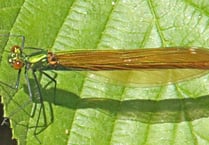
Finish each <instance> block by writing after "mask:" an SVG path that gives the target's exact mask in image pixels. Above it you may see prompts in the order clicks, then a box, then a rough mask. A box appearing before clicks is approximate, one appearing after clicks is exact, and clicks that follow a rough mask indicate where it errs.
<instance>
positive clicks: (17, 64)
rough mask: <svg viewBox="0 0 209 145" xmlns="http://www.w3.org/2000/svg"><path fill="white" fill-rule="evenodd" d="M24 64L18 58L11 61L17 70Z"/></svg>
mask: <svg viewBox="0 0 209 145" xmlns="http://www.w3.org/2000/svg"><path fill="white" fill-rule="evenodd" d="M23 66H24V63H23V62H22V61H20V60H15V61H14V62H13V63H12V67H13V68H14V69H16V70H19V69H21V68H22V67H23Z"/></svg>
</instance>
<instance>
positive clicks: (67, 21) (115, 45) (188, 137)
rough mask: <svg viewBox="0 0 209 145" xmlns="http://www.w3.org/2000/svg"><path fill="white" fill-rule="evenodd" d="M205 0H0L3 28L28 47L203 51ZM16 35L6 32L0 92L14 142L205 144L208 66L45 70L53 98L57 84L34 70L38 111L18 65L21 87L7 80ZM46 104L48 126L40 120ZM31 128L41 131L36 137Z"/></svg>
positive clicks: (24, 144)
mask: <svg viewBox="0 0 209 145" xmlns="http://www.w3.org/2000/svg"><path fill="white" fill-rule="evenodd" d="M208 5H209V2H207V1H204V0H202V1H195V0H193V1H192V0H186V1H177V0H172V1H171V0H158V1H154V0H147V1H144V0H137V1H133V0H100V1H96V0H79V1H78V0H77V1H75V0H74V1H72V0H71V1H70V0H59V1H56V0H48V1H39V0H38V1H37V0H30V1H18V2H13V1H3V0H1V1H0V12H1V15H0V22H1V23H0V33H1V34H8V33H10V34H21V35H24V36H25V38H26V40H25V46H28V47H35V48H43V49H46V50H47V49H48V50H50V51H68V50H78V49H136V48H156V47H169V46H177V47H182V46H185V47H204V48H209V41H208V32H209V27H208V21H209V17H208V12H209V7H208ZM1 39H2V38H1ZM21 41H22V39H21V38H20V37H9V38H7V37H3V39H2V42H1V44H0V46H1V50H0V51H1V52H2V53H1V57H0V58H1V59H0V60H1V63H0V80H1V83H0V86H1V90H0V91H1V96H2V97H3V103H4V108H5V116H7V117H10V119H11V122H12V128H13V133H14V137H15V138H16V139H17V140H18V142H19V144H20V145H34V144H39V142H41V143H42V144H50V145H57V144H59V145H66V144H91V145H94V144H95V145H97V144H100V145H109V144H132V145H134V144H136V145H138V144H150V145H154V144H155V145H156V144H159V145H160V144H188V145H191V144H201V145H202V144H209V137H208V136H209V134H208V132H209V128H208V125H207V124H208V121H209V120H208V118H209V111H208V110H209V109H208V106H209V102H208V100H209V99H208V94H209V89H208V82H209V80H208V77H209V76H208V74H207V71H194V70H186V71H182V72H181V71H179V70H178V71H177V70H173V71H171V70H167V71H162V70H160V71H159V70H158V71H157V72H155V73H154V72H152V71H150V72H145V73H142V72H138V73H136V72H126V73H124V74H122V73H121V72H115V74H114V73H113V72H110V73H107V72H99V73H95V72H76V71H56V72H55V71H53V72H51V71H46V73H48V74H50V76H52V77H55V79H56V81H57V89H56V96H55V98H54V95H55V94H54V83H53V82H52V81H50V79H49V78H47V77H46V76H44V75H41V74H39V72H38V71H37V72H36V74H37V76H38V80H39V82H40V84H41V91H42V94H43V99H44V107H45V108H44V109H42V110H41V111H40V117H38V113H39V108H40V106H41V105H40V102H39V101H38V100H37V98H33V103H32V102H31V101H30V98H29V92H28V88H27V87H28V86H27V83H26V81H25V76H24V70H23V71H22V73H21V80H20V86H19V88H18V90H17V91H16V90H15V89H13V88H12V87H10V86H15V83H16V80H17V71H16V70H13V69H12V68H11V67H10V66H9V65H8V63H7V55H8V53H9V49H10V48H11V46H12V45H21ZM29 75H30V82H31V87H32V92H33V95H34V97H38V92H37V86H36V82H35V81H34V78H33V76H32V72H31V71H29ZM179 75H181V77H180V78H178V76H179ZM147 78H148V79H147ZM171 78H172V79H171ZM177 78H178V79H177ZM183 78H185V80H182V79H183ZM160 80H162V81H160ZM178 80H180V81H178ZM158 81H160V83H159V84H158V83H157V82H158ZM169 81H171V82H170V83H169ZM6 84H8V85H10V86H8V85H6ZM33 104H37V107H36V109H35V110H34V106H33ZM43 110H44V111H45V112H46V115H45V117H46V119H47V125H48V126H43V127H40V126H41V125H43V124H44V122H43V121H44V115H43V114H44V112H43ZM33 112H35V116H34V117H30V114H31V113H33ZM37 120H39V122H38V126H37V124H36V122H37ZM34 130H36V132H35V133H37V132H39V131H40V133H39V134H38V135H35V136H34Z"/></svg>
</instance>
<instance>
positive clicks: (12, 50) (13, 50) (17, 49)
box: [11, 45, 21, 53]
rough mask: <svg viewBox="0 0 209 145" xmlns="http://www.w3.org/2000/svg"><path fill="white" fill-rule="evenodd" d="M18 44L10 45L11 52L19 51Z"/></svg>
mask: <svg viewBox="0 0 209 145" xmlns="http://www.w3.org/2000/svg"><path fill="white" fill-rule="evenodd" d="M20 51H21V50H20V46H18V45H14V46H12V48H11V52H12V53H20Z"/></svg>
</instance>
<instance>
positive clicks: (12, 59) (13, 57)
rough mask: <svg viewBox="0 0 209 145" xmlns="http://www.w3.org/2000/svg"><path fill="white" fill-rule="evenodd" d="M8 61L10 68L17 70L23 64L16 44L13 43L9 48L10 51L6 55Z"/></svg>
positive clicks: (19, 49)
mask: <svg viewBox="0 0 209 145" xmlns="http://www.w3.org/2000/svg"><path fill="white" fill-rule="evenodd" d="M8 62H9V64H10V65H11V66H12V68H14V69H16V70H19V69H21V68H22V67H23V66H24V61H23V60H22V59H21V48H20V47H19V46H18V45H14V46H13V47H12V48H11V53H10V55H9V56H8Z"/></svg>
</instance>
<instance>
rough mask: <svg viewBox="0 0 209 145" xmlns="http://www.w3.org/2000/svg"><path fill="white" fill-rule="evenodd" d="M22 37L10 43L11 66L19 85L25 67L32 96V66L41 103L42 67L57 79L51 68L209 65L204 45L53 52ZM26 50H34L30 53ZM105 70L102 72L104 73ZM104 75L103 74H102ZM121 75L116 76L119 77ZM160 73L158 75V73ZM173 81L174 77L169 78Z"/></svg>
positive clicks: (136, 68) (202, 67)
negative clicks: (39, 79) (39, 75)
mask: <svg viewBox="0 0 209 145" xmlns="http://www.w3.org/2000/svg"><path fill="white" fill-rule="evenodd" d="M12 36H15V37H21V38H22V45H21V46H18V45H14V46H12V47H11V50H10V54H9V56H8V62H9V64H10V65H11V67H12V68H14V69H15V70H17V71H18V76H17V81H16V88H18V86H19V82H20V74H21V70H22V69H23V68H24V69H25V78H26V81H27V87H28V91H29V96H30V98H31V100H32V96H33V95H32V89H31V83H30V80H29V77H28V71H29V70H31V71H32V74H33V77H34V80H35V82H36V85H37V88H38V93H39V96H40V103H41V104H42V107H44V105H43V97H42V93H41V88H40V84H39V82H38V79H37V76H36V73H35V72H36V71H39V72H40V73H42V74H43V75H45V76H46V77H48V78H49V79H51V80H52V81H53V82H54V83H55V89H56V80H55V79H54V78H53V77H52V76H50V75H49V74H47V73H46V72H45V71H48V70H69V71H94V72H100V71H121V72H122V71H127V70H134V71H139V72H140V71H141V70H153V69H159V70H164V69H193V70H194V74H195V75H196V74H197V73H196V72H195V71H196V70H197V72H198V73H202V72H204V71H205V70H206V69H209V50H208V49H203V48H178V47H169V48H153V49H135V50H79V51H63V52H51V51H48V50H45V49H40V48H31V47H24V41H25V37H24V36H20V35H12ZM24 50H32V51H33V53H30V54H27V53H25V51H24ZM101 74H102V73H101ZM102 75H103V74H102ZM118 77H120V76H117V77H116V79H117V78H118ZM156 77H158V76H156ZM168 81H169V82H172V80H168Z"/></svg>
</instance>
